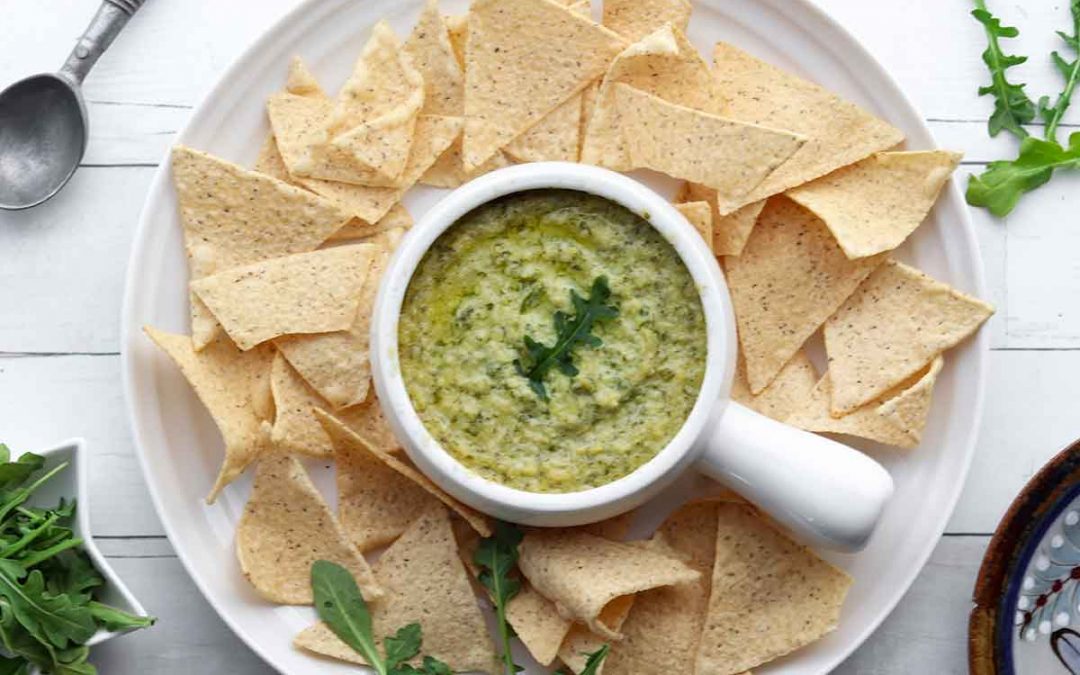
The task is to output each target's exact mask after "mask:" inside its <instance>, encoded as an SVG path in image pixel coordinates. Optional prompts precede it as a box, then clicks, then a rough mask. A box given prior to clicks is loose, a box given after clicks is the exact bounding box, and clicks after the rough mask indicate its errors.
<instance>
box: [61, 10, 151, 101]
mask: <svg viewBox="0 0 1080 675" xmlns="http://www.w3.org/2000/svg"><path fill="white" fill-rule="evenodd" d="M143 2H145V0H105V2H102V3H101V7H99V8H98V11H97V14H95V15H94V18H93V19H92V20H91V21H90V25H89V26H87V28H86V32H84V33H83V34H82V37H81V38H79V41H78V42H77V43H76V44H75V49H73V50H71V54H70V55H69V56H68V58H67V61H65V62H64V67H63V68H61V69H60V73H61V74H62V75H64V76H65V77H67V78H69V79H71V80H73V81H74V82H75V83H76V84H81V83H82V81H83V79H84V78H85V77H86V75H87V73H89V72H90V69H91V68H93V67H94V64H95V63H97V60H98V58H100V57H101V55H102V54H104V53H105V50H106V49H108V48H109V45H111V44H112V41H113V40H114V39H116V36H117V35H119V34H120V30H121V29H123V27H124V26H125V25H127V22H128V19H130V18H131V16H132V15H133V14H135V12H136V11H138V9H139V8H140V7H142V6H143Z"/></svg>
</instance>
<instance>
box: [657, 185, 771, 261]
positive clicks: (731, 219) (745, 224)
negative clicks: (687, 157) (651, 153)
mask: <svg viewBox="0 0 1080 675" xmlns="http://www.w3.org/2000/svg"><path fill="white" fill-rule="evenodd" d="M677 201H679V202H693V201H704V202H707V203H708V204H709V206H710V207H711V208H712V232H713V242H712V248H713V254H715V255H717V256H728V255H739V254H740V253H742V250H743V247H745V246H746V242H747V240H748V239H750V233H751V232H753V230H754V225H755V224H756V223H757V219H758V216H760V215H761V211H762V209H764V208H765V200H762V201H760V202H754V203H753V204H747V205H746V206H744V207H742V208H741V209H739V210H738V211H734V212H732V213H729V214H728V215H726V216H721V215H720V209H719V208H718V205H717V203H716V190H713V189H712V188H708V187H705V186H704V185H698V184H697V183H684V184H683V188H682V191H681V192H680V194H679V197H678V199H677Z"/></svg>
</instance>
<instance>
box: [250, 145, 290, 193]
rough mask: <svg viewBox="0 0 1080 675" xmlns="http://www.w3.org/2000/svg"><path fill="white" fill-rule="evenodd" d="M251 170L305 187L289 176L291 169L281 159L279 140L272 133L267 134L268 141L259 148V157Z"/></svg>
mask: <svg viewBox="0 0 1080 675" xmlns="http://www.w3.org/2000/svg"><path fill="white" fill-rule="evenodd" d="M251 170H252V171H258V172H259V173H262V174H266V175H267V176H270V177H271V178H277V179H278V180H280V181H282V182H285V183H289V184H290V185H295V186H296V187H298V188H301V189H303V186H302V185H299V184H298V183H296V182H295V181H293V177H292V176H291V175H289V169H288V168H287V167H286V166H285V160H284V159H282V158H281V151H280V150H278V146H277V139H275V138H274V134H272V133H271V134H267V136H266V140H264V141H263V144H262V147H261V148H259V156H258V157H257V158H256V159H255V164H254V166H252V167H251Z"/></svg>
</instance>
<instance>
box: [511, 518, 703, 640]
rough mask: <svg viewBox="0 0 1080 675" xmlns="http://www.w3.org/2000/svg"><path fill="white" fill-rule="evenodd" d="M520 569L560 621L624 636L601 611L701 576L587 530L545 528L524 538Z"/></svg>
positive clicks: (602, 633) (681, 566)
mask: <svg viewBox="0 0 1080 675" xmlns="http://www.w3.org/2000/svg"><path fill="white" fill-rule="evenodd" d="M519 550H520V553H521V557H520V559H519V562H518V567H519V569H520V570H521V572H522V574H524V575H525V578H527V579H528V580H529V583H531V584H532V585H533V586H535V587H536V590H537V591H539V592H540V593H541V594H543V595H544V596H545V597H547V598H549V599H551V600H552V601H553V602H554V603H555V604H556V606H557V607H558V609H559V613H560V614H562V615H563V616H564V617H567V618H572V619H575V620H577V621H579V622H581V623H583V624H585V625H586V626H588V627H589V629H590V630H592V631H593V632H594V633H596V634H598V635H601V636H603V637H606V638H609V639H614V640H618V639H620V638H621V637H622V636H621V635H620V634H619V633H618V631H616V630H614V629H613V628H612V627H611V626H610V625H606V624H605V623H604V622H603V619H602V615H601V613H602V612H603V610H604V608H605V607H607V606H608V605H609V604H610V603H612V602H613V601H614V600H616V599H617V598H619V597H622V596H625V595H631V594H634V593H639V592H641V591H644V590H648V589H650V588H658V587H660V586H670V585H672V584H678V583H688V582H691V581H696V580H697V579H698V578H699V576H700V575H699V573H698V572H696V571H694V570H692V569H690V568H689V567H687V566H686V565H684V564H682V563H681V562H679V561H677V560H673V559H671V558H669V557H667V556H663V555H659V554H657V553H654V552H652V551H646V550H643V549H641V548H638V547H635V546H632V545H630V544H624V543H620V542H614V541H610V540H608V539H603V538H601V537H597V536H594V535H591V534H587V533H585V532H576V531H566V530H543V531H538V532H531V533H529V534H527V535H526V536H525V539H524V540H523V541H522V543H521V545H520V547H519Z"/></svg>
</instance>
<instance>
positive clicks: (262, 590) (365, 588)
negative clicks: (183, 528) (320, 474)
mask: <svg viewBox="0 0 1080 675" xmlns="http://www.w3.org/2000/svg"><path fill="white" fill-rule="evenodd" d="M236 557H237V559H238V560H239V561H240V569H241V570H242V571H243V573H244V576H245V577H247V579H248V581H250V582H251V584H252V586H254V587H255V590H257V591H258V592H259V594H260V595H262V596H263V597H264V598H266V599H267V600H270V601H271V602H278V603H282V604H287V605H307V604H311V602H312V601H313V597H312V592H311V564H312V563H314V562H315V561H316V560H329V561H330V562H334V563H337V564H339V565H341V566H342V567H344V568H345V569H347V570H349V571H350V572H352V574H353V576H354V577H355V578H356V583H357V585H359V586H360V591H361V592H362V593H363V595H364V598H365V599H367V600H374V599H376V598H379V597H381V596H382V594H383V591H382V589H381V588H380V587H379V584H378V583H377V582H376V581H375V578H374V576H373V575H372V573H371V568H370V567H368V564H367V561H365V560H364V557H363V556H362V555H360V553H359V552H358V551H357V550H356V549H354V548H353V547H352V545H350V544H349V542H348V540H347V539H346V538H345V533H344V532H343V531H342V529H341V526H340V525H338V523H337V521H336V520H335V519H334V514H333V513H331V512H330V507H328V506H327V505H326V502H325V501H323V498H322V495H320V494H319V491H318V490H316V489H315V485H314V484H312V482H311V478H309V477H308V475H307V472H306V471H304V467H303V466H302V465H301V464H300V462H299V461H298V460H296V459H295V458H293V457H286V456H275V457H265V458H263V459H261V460H260V461H259V464H258V466H257V467H256V469H255V484H254V486H253V487H252V489H251V496H250V497H249V498H248V501H247V504H246V505H245V506H244V515H243V516H241V518H240V523H239V525H237V527H236Z"/></svg>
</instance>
